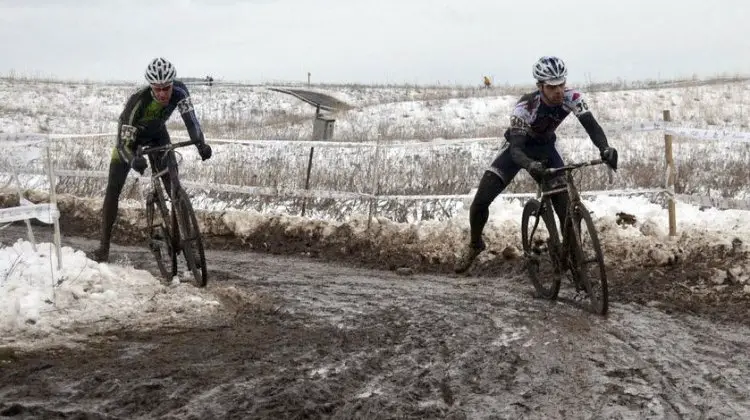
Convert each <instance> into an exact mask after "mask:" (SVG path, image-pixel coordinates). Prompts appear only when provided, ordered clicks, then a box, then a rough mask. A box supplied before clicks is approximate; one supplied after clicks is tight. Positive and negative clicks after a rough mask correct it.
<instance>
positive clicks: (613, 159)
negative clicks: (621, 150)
mask: <svg viewBox="0 0 750 420" xmlns="http://www.w3.org/2000/svg"><path fill="white" fill-rule="evenodd" d="M601 155H602V160H603V161H605V162H606V163H607V165H609V167H610V168H612V169H614V170H617V149H615V148H614V147H607V148H604V149H602V150H601Z"/></svg>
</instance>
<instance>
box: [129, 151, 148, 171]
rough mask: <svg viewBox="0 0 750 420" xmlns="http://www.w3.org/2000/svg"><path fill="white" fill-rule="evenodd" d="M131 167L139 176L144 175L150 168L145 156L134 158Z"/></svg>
mask: <svg viewBox="0 0 750 420" xmlns="http://www.w3.org/2000/svg"><path fill="white" fill-rule="evenodd" d="M130 166H131V167H132V168H133V169H134V170H135V171H136V172H138V173H139V174H141V175H143V173H144V172H145V171H146V168H147V167H148V164H147V163H146V158H145V157H143V156H136V157H134V158H133V162H132V163H131V164H130Z"/></svg>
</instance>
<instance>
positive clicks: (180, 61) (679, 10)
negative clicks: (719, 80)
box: [0, 0, 750, 84]
mask: <svg viewBox="0 0 750 420" xmlns="http://www.w3.org/2000/svg"><path fill="white" fill-rule="evenodd" d="M747 16H750V2H747V1H744V0H743V1H741V0H719V1H713V2H707V1H705V0H700V1H698V0H683V1H681V2H675V1H666V0H648V1H646V0H628V1H601V0H572V1H555V2H552V1H549V0H536V1H528V2H527V1H499V0H461V1H457V0H456V1H440V0H398V1H396V0H377V1H375V0H369V1H363V0H320V1H311V0H275V1H274V0H160V1H151V0H127V1H124V0H106V1H97V0H0V37H1V38H2V39H3V42H2V43H0V74H5V75H7V74H8V73H9V72H11V71H14V72H16V74H22V75H29V76H45V77H46V76H53V77H62V78H74V79H84V78H88V79H96V80H111V79H118V80H137V79H138V80H140V78H141V77H142V76H141V75H142V72H143V69H144V67H145V65H146V64H147V63H148V61H149V60H150V59H151V58H152V57H154V56H157V55H163V56H165V57H166V58H168V59H170V60H171V61H173V62H174V63H175V65H176V66H177V71H178V75H182V76H204V75H206V74H209V73H210V74H212V75H214V77H217V78H223V79H231V80H245V81H269V80H273V81H278V80H290V81H291V80H297V81H304V80H306V79H307V72H308V71H309V72H311V73H312V79H313V81H325V82H362V83H385V82H391V83H404V82H408V83H436V82H440V83H444V84H451V83H462V84H475V83H476V84H478V83H481V77H482V75H484V74H489V75H492V76H493V77H494V79H495V82H496V83H504V82H506V81H507V82H510V83H514V84H515V83H528V82H529V79H530V68H531V64H532V63H533V62H534V61H535V60H536V59H537V58H538V57H539V56H541V55H547V54H552V55H559V56H561V57H562V58H563V59H564V60H566V62H567V63H568V65H569V67H570V71H571V76H570V78H571V80H572V81H578V82H581V81H585V80H586V79H587V78H588V77H591V78H592V79H593V80H594V81H605V80H613V79H617V78H623V79H626V80H635V79H643V78H672V77H677V76H691V75H693V74H698V75H699V76H710V75H715V74H718V73H722V72H728V73H732V74H734V73H750V54H748V50H750V48H748V47H750V25H747V22H746V21H745V19H746V17H747Z"/></svg>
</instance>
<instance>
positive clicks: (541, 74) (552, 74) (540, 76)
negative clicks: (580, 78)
mask: <svg viewBox="0 0 750 420" xmlns="http://www.w3.org/2000/svg"><path fill="white" fill-rule="evenodd" d="M533 74H534V79H536V80H537V81H538V82H541V83H545V84H548V85H553V86H554V85H561V84H563V83H565V78H566V77H567V76H568V68H567V67H565V63H564V62H563V61H562V60H561V59H559V58H557V57H552V56H544V57H542V58H540V59H539V60H537V62H536V63H534V67H533Z"/></svg>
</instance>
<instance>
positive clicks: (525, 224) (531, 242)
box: [521, 199, 562, 300]
mask: <svg viewBox="0 0 750 420" xmlns="http://www.w3.org/2000/svg"><path fill="white" fill-rule="evenodd" d="M554 217H555V216H554V212H553V211H552V208H551V206H549V205H548V204H546V205H544V206H542V203H541V202H540V201H539V200H536V199H531V200H529V201H528V202H526V204H525V205H524V207H523V214H522V216H521V242H522V244H523V253H524V257H525V265H526V270H527V272H528V274H529V277H531V282H532V283H533V284H534V288H535V289H536V296H537V297H541V298H544V299H550V300H552V299H556V298H557V295H558V293H559V292H560V282H561V277H562V275H561V273H560V262H559V261H560V260H559V255H560V238H559V235H558V233H557V225H556V224H555V219H554ZM540 221H541V222H542V223H540Z"/></svg>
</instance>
